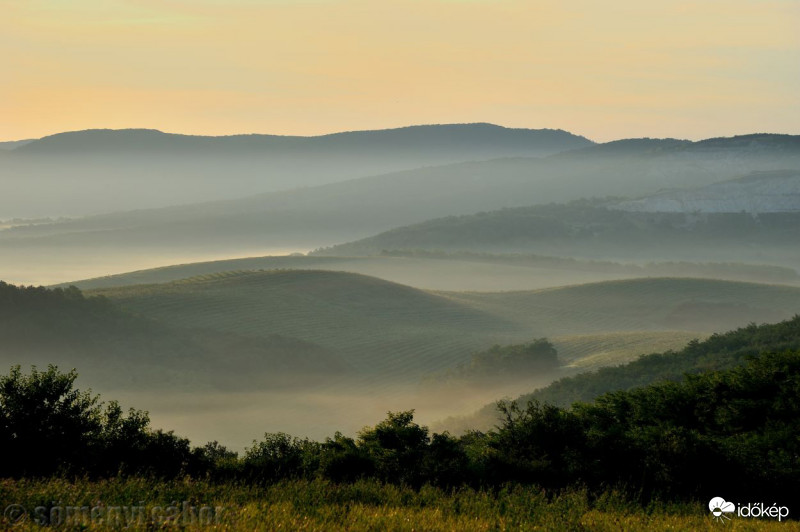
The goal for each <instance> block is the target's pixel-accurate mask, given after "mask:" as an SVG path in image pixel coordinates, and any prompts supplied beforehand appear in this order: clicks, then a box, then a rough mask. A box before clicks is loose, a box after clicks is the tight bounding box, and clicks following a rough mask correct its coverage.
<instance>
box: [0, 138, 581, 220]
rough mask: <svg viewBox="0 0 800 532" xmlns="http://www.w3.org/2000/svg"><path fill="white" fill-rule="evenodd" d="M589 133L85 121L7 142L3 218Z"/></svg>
mask: <svg viewBox="0 0 800 532" xmlns="http://www.w3.org/2000/svg"><path fill="white" fill-rule="evenodd" d="M591 144H592V142H591V141H589V140H587V139H585V138H583V137H580V136H577V135H573V134H570V133H567V132H565V131H560V130H546V129H541V130H532V129H510V128H504V127H501V126H495V125H492V124H451V125H430V126H412V127H405V128H398V129H389V130H379V131H355V132H345V133H336V134H331V135H322V136H316V137H291V136H279V135H231V136H225V137H203V136H192V135H176V134H170V133H163V132H161V131H157V130H145V129H131V130H88V131H75V132H68V133H60V134H57V135H52V136H49V137H45V138H42V139H38V140H34V141H30V142H19V143H16V144H12V143H5V144H4V147H5V148H7V149H8V152H7V153H5V155H6V157H3V159H2V160H0V175H2V176H3V178H4V180H8V181H7V185H13V186H9V187H8V190H7V194H4V195H3V197H2V198H0V219H7V218H13V217H26V218H27V217H40V216H76V215H84V214H94V213H101V212H111V211H115V210H125V209H136V208H148V207H158V206H166V205H175V204H185V203H192V202H198V201H208V200H214V199H219V198H235V197H238V196H246V195H249V194H255V193H259V192H267V191H275V190H281V189H291V188H297V187H305V186H312V185H320V184H324V183H331V182H336V181H342V180H345V179H352V178H356V177H363V176H369V175H376V174H383V173H387V172H393V171H398V170H406V169H412V168H418V167H422V166H427V165H441V164H448V163H455V162H461V161H479V160H485V159H492V158H497V157H532V156H533V157H538V156H543V155H549V154H553V153H557V152H561V151H565V150H570V149H575V148H581V147H585V146H589V145H591Z"/></svg>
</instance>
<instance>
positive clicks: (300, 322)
mask: <svg viewBox="0 0 800 532" xmlns="http://www.w3.org/2000/svg"><path fill="white" fill-rule="evenodd" d="M90 293H92V294H102V295H104V296H107V297H109V298H110V299H112V300H113V301H115V302H116V303H118V304H119V305H121V306H122V307H123V308H126V309H128V310H130V311H133V312H136V313H140V314H143V315H146V316H149V317H152V318H154V319H157V320H161V321H164V322H166V323H170V324H174V325H179V326H183V327H204V328H211V329H217V330H222V331H230V332H235V333H241V334H245V335H248V336H256V337H258V336H267V335H270V334H282V335H288V336H292V337H298V338H302V339H305V340H308V341H311V342H315V343H319V344H320V345H324V346H330V347H332V348H335V349H336V350H337V351H338V352H340V353H342V356H343V357H344V358H345V360H346V361H347V363H348V364H349V365H351V366H352V367H353V368H355V369H356V370H358V371H361V372H364V373H370V374H375V373H377V374H383V375H384V376H385V377H389V376H391V377H393V378H400V377H403V376H419V375H420V373H421V372H425V371H428V370H431V369H439V368H442V367H445V366H448V365H450V364H452V363H454V361H455V360H457V359H458V358H459V356H461V355H462V354H463V353H464V352H465V351H466V352H468V351H470V350H472V349H473V348H475V347H476V346H478V347H480V346H485V345H491V343H494V341H495V340H496V338H497V337H502V336H505V335H507V334H516V335H518V334H520V333H521V331H520V329H519V327H518V326H516V325H514V324H512V323H510V322H508V321H506V320H504V319H502V318H499V317H497V316H494V315H491V314H488V313H485V312H482V311H479V310H475V309H473V308H471V307H469V306H467V305H464V304H461V303H459V302H455V301H452V300H450V299H448V298H445V297H441V296H438V295H435V294H431V293H428V292H424V291H421V290H417V289H414V288H410V287H407V286H403V285H398V284H395V283H390V282H387V281H383V280H380V279H376V278H373V277H367V276H363V275H357V274H348V273H342V272H327V271H292V270H287V271H281V270H276V271H263V272H228V273H221V274H212V275H207V276H201V277H194V278H191V279H186V280H182V281H176V282H171V283H166V284H160V285H138V286H130V287H120V288H111V289H104V290H95V291H92V292H90Z"/></svg>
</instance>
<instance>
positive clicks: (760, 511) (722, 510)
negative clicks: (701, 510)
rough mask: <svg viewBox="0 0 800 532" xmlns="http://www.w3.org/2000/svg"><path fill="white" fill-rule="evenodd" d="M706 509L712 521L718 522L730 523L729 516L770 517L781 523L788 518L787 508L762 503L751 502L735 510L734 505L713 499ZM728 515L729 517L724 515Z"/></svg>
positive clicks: (720, 499)
mask: <svg viewBox="0 0 800 532" xmlns="http://www.w3.org/2000/svg"><path fill="white" fill-rule="evenodd" d="M708 509H709V511H710V512H711V515H712V516H713V518H712V519H714V520H715V521H719V522H724V521H726V520H728V521H730V520H731V518H730V515H736V516H737V517H756V518H758V517H771V518H773V519H777V520H778V521H782V520H783V518H785V517H788V516H789V508H788V507H786V506H778V505H777V503H776V504H772V505H769V504H764V503H763V502H751V503H747V504H739V508H738V510H737V508H736V505H735V504H734V503H732V502H728V501H726V500H725V499H723V498H722V497H714V498H713V499H711V500H710V501H708ZM726 514H729V515H726Z"/></svg>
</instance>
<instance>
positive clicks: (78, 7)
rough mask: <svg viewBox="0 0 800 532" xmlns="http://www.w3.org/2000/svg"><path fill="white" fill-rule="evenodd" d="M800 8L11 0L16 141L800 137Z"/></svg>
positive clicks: (2, 122)
mask: <svg viewBox="0 0 800 532" xmlns="http://www.w3.org/2000/svg"><path fill="white" fill-rule="evenodd" d="M798 28H800V0H692V1H683V0H646V1H645V0H604V1H600V0H528V1H517V0H417V1H410V0H300V1H289V0H285V1H281V0H128V1H121V0H0V57H1V58H2V68H0V140H14V139H22V138H28V137H40V136H43V135H47V134H51V133H56V132H60V131H69V130H77V129H87V128H127V127H147V128H157V129H161V130H163V131H170V132H177V133H191V134H207V135H222V134H233V133H276V134H299V135H314V134H321V133H329V132H334V131H343V130H354V129H377V128H386V127H396V126H402V125H410V124H423V123H453V122H493V123H496V124H501V125H505V126H509V127H530V128H543V127H549V128H560V129H566V130H569V131H572V132H575V133H579V134H583V135H586V136H588V137H589V138H592V139H594V140H598V141H605V140H612V139H617V138H623V137H641V136H652V137H665V136H671V137H681V138H693V139H697V138H704V137H710V136H722V135H734V134H741V133H749V132H757V131H758V132H761V131H767V132H777V133H794V134H800V30H798Z"/></svg>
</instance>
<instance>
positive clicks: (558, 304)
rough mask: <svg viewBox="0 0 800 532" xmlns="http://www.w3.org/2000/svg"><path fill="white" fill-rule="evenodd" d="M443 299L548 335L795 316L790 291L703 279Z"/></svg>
mask: <svg viewBox="0 0 800 532" xmlns="http://www.w3.org/2000/svg"><path fill="white" fill-rule="evenodd" d="M447 297H449V298H451V299H452V300H454V301H458V302H461V303H463V304H466V305H469V306H471V307H474V308H476V309H480V310H483V311H485V312H489V313H492V314H495V315H497V316H501V317H504V318H505V319H507V320H509V321H513V322H515V323H518V324H519V325H520V326H523V327H530V328H535V330H537V331H541V332H545V334H547V335H550V336H556V335H571V334H587V333H604V332H612V331H642V330H651V331H652V330H661V331H666V330H683V331H698V332H705V331H715V330H726V329H730V328H732V327H737V326H741V325H745V324H747V323H749V322H752V321H754V322H758V323H764V322H771V321H778V320H781V319H785V318H788V317H790V316H792V315H794V313H795V312H797V310H798V309H800V289H798V288H794V287H786V286H781V285H766V284H756V283H741V282H732V281H716V280H711V279H670V278H650V279H632V280H623V281H608V282H602V283H591V284H584V285H577V286H567V287H561V288H552V289H545V290H537V291H526V292H501V293H448V294H447Z"/></svg>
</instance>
